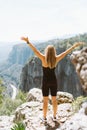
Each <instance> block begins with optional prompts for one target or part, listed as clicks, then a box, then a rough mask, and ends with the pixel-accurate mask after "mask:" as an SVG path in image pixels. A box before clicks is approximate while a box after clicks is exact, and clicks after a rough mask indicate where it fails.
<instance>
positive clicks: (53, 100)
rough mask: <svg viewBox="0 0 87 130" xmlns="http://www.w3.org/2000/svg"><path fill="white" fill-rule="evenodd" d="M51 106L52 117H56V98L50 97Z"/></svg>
mask: <svg viewBox="0 0 87 130" xmlns="http://www.w3.org/2000/svg"><path fill="white" fill-rule="evenodd" d="M52 104H53V112H54V113H53V116H54V117H56V113H57V100H56V96H52Z"/></svg>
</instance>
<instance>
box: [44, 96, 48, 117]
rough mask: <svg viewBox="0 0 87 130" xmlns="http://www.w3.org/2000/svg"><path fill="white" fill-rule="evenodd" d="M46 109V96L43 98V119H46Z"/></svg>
mask: <svg viewBox="0 0 87 130" xmlns="http://www.w3.org/2000/svg"><path fill="white" fill-rule="evenodd" d="M47 109H48V96H46V97H43V117H44V118H46V115H47Z"/></svg>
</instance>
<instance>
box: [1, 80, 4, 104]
mask: <svg viewBox="0 0 87 130" xmlns="http://www.w3.org/2000/svg"><path fill="white" fill-rule="evenodd" d="M4 91H5V87H4V85H3V81H2V79H0V106H1V104H2V102H3V99H4V96H3V92H4Z"/></svg>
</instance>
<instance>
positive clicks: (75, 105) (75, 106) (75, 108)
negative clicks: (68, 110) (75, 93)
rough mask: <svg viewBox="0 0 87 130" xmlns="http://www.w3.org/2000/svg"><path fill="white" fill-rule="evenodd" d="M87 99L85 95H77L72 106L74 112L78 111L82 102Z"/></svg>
mask: <svg viewBox="0 0 87 130" xmlns="http://www.w3.org/2000/svg"><path fill="white" fill-rule="evenodd" d="M86 101H87V97H83V96H80V97H77V98H76V99H75V100H74V101H73V103H72V108H73V112H74V113H75V112H77V111H78V110H79V109H80V107H81V104H82V103H83V102H86Z"/></svg>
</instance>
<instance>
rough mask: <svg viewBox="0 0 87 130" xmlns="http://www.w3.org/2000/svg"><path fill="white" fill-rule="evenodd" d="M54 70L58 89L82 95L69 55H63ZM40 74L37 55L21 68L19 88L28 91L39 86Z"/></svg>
mask: <svg viewBox="0 0 87 130" xmlns="http://www.w3.org/2000/svg"><path fill="white" fill-rule="evenodd" d="M63 50H64V48H58V49H57V51H58V52H61V51H63ZM55 72H56V76H57V82H58V91H66V92H69V93H72V94H73V95H74V96H75V97H77V96H79V95H84V92H83V90H82V87H81V84H80V81H79V78H78V76H77V73H76V71H75V68H74V65H73V64H72V63H71V61H70V56H67V57H65V58H64V59H63V60H62V61H60V62H59V63H58V65H57V67H56V71H55ZM42 76H43V71H42V67H41V61H40V60H39V59H38V58H37V57H33V58H32V59H30V60H29V62H28V63H27V64H26V65H25V66H24V67H23V69H22V73H21V78H20V88H21V89H22V90H24V91H29V90H30V89H31V88H34V87H35V88H41V86H42Z"/></svg>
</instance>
